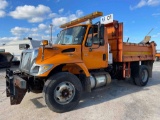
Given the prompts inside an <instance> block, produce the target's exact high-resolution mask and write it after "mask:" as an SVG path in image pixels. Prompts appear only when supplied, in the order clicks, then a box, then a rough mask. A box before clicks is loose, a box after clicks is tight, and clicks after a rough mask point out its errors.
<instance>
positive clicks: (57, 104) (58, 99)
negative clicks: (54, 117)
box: [43, 72, 82, 113]
mask: <svg viewBox="0 0 160 120" xmlns="http://www.w3.org/2000/svg"><path fill="white" fill-rule="evenodd" d="M81 93H82V85H81V82H80V80H79V79H78V78H77V77H76V76H75V75H73V74H71V73H68V72H61V73H57V74H55V75H53V76H51V77H50V78H49V79H48V80H47V81H46V83H45V86H44V89H43V97H44V100H45V102H46V104H47V106H48V107H49V109H51V110H52V111H54V112H59V113H62V112H66V111H69V110H72V109H73V108H74V107H76V105H77V104H78V103H79V100H80V97H81Z"/></svg>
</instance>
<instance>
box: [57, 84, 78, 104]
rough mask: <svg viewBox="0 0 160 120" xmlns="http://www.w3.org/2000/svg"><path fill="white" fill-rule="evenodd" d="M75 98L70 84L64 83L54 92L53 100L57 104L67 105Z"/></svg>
mask: <svg viewBox="0 0 160 120" xmlns="http://www.w3.org/2000/svg"><path fill="white" fill-rule="evenodd" d="M74 96H75V87H74V85H73V84H72V83H70V82H68V81H65V82H62V83H60V84H58V85H57V86H56V88H55V90H54V99H55V101H56V102H57V103H59V104H62V105H64V104H68V103H69V102H71V101H72V100H73V98H74Z"/></svg>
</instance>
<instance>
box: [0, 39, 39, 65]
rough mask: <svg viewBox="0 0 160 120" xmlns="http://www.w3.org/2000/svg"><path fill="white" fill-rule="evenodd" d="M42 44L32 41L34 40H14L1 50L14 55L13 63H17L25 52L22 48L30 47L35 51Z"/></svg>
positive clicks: (0, 47) (4, 45)
mask: <svg viewBox="0 0 160 120" xmlns="http://www.w3.org/2000/svg"><path fill="white" fill-rule="evenodd" d="M40 43H41V41H38V40H32V38H28V39H24V40H14V41H11V42H8V43H6V44H3V45H1V46H0V50H3V51H4V52H9V53H11V54H12V55H13V59H12V62H15V63H16V62H19V61H20V56H21V52H22V51H23V49H21V48H20V46H23V45H29V49H33V48H36V47H39V46H40Z"/></svg>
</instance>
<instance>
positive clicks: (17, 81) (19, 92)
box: [6, 69, 27, 105]
mask: <svg viewBox="0 0 160 120" xmlns="http://www.w3.org/2000/svg"><path fill="white" fill-rule="evenodd" d="M26 92H27V81H25V80H24V79H22V78H21V77H19V75H18V74H14V73H13V71H12V70H10V69H7V70H6V96H7V97H10V103H11V105H16V104H20V103H21V101H22V99H23V98H24V96H25V94H26Z"/></svg>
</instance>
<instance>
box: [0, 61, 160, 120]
mask: <svg viewBox="0 0 160 120" xmlns="http://www.w3.org/2000/svg"><path fill="white" fill-rule="evenodd" d="M17 68H18V67H15V66H14V67H12V69H17ZM33 119H36V120H160V62H155V63H154V67H153V77H152V78H150V80H149V82H148V84H147V86H145V87H138V86H135V85H133V84H131V83H130V82H129V81H123V80H121V81H117V80H113V81H112V83H111V84H110V85H109V86H108V87H103V88H99V89H96V90H94V91H93V92H92V93H90V94H89V93H84V94H83V96H82V99H81V101H80V103H79V105H78V106H77V107H76V108H75V109H74V110H72V111H69V112H66V113H61V114H60V113H55V112H52V111H50V110H49V109H48V108H47V106H46V105H45V103H44V101H43V97H42V94H34V93H27V94H26V96H25V97H24V99H23V101H22V103H21V104H20V105H15V106H11V105H10V102H9V98H7V97H6V95H5V69H0V120H33Z"/></svg>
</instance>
